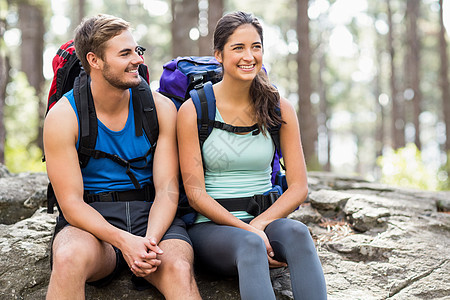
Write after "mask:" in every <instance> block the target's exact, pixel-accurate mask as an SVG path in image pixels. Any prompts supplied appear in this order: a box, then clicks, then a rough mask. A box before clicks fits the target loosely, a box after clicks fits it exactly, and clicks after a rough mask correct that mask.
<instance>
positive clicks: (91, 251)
mask: <svg viewBox="0 0 450 300" xmlns="http://www.w3.org/2000/svg"><path fill="white" fill-rule="evenodd" d="M99 247H101V244H100V242H99V241H98V240H97V239H96V238H95V237H94V236H92V235H91V234H89V233H87V232H82V231H81V230H79V229H75V228H65V229H64V230H62V231H61V232H60V233H58V235H57V236H56V238H55V241H54V243H53V250H52V269H53V271H56V272H69V273H72V274H73V273H83V272H86V269H87V268H88V266H90V265H92V262H93V261H94V260H95V258H94V257H93V256H94V255H95V253H96V252H97V251H98V248H99Z"/></svg>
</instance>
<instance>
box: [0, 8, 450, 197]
mask: <svg viewBox="0 0 450 300" xmlns="http://www.w3.org/2000/svg"><path fill="white" fill-rule="evenodd" d="M449 2H450V0H382V1H369V0H310V1H307V0H277V1H261V0H247V1H242V0H166V1H164V0H121V1H119V0H108V1H106V0H104V1H102V0H95V1H93V0H92V1H90V0H0V163H3V164H5V165H6V166H7V167H8V169H9V170H10V171H11V172H15V173H18V172H26V171H31V172H35V171H45V164H44V163H42V161H41V159H42V124H43V119H44V116H45V111H46V104H47V96H48V90H49V85H50V81H51V78H52V76H53V70H52V63H51V61H52V58H53V56H54V55H55V53H56V51H57V49H58V48H59V46H60V45H61V44H63V43H64V42H66V41H67V40H69V39H71V38H73V30H74V28H75V27H76V26H77V25H78V24H79V23H80V21H81V19H82V18H83V17H85V16H91V15H95V14H97V13H107V14H112V15H116V16H119V17H122V18H124V19H125V20H127V21H129V22H131V23H132V26H133V27H134V32H133V33H134V36H135V38H136V40H137V41H138V43H139V44H140V45H142V46H144V47H145V48H147V51H146V53H145V57H144V58H145V62H146V63H147V64H148V66H149V69H150V77H151V78H150V79H151V86H152V88H153V89H157V88H158V85H159V82H158V80H159V77H160V76H161V73H162V66H163V64H164V63H165V62H167V61H169V60H171V59H172V58H174V57H177V56H187V55H193V56H197V55H211V54H212V51H211V45H212V38H211V34H212V32H213V30H214V26H215V24H216V22H217V20H218V19H219V18H220V17H221V16H222V15H223V14H224V13H226V12H230V11H235V10H243V11H246V12H252V13H253V14H254V15H255V16H256V17H258V18H259V19H260V21H261V22H262V24H263V27H264V51H265V52H264V64H265V67H266V68H267V70H268V73H269V77H270V78H271V81H272V82H273V83H274V84H275V85H276V86H277V88H278V89H279V91H280V94H281V95H282V96H284V97H286V98H287V99H289V100H290V101H291V102H292V103H293V104H294V105H295V106H296V107H297V109H298V117H299V123H300V126H301V132H302V143H303V147H304V152H305V157H306V161H307V166H308V170H309V171H312V170H320V171H332V172H337V173H340V174H343V175H355V174H356V175H360V176H362V177H364V178H366V179H369V180H379V181H382V182H386V183H389V184H395V185H401V186H408V187H416V188H421V189H428V190H444V189H447V190H448V189H450V179H449V174H450V91H449V79H448V75H449V70H448V57H449V50H448V41H449V35H448V31H446V28H447V30H449V29H450V3H449ZM447 22H448V23H447Z"/></svg>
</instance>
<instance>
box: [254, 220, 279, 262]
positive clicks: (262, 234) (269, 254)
mask: <svg viewBox="0 0 450 300" xmlns="http://www.w3.org/2000/svg"><path fill="white" fill-rule="evenodd" d="M250 227H251V229H250V230H249V231H251V232H253V233H256V234H257V235H259V236H260V237H261V238H262V240H263V241H264V244H265V245H266V250H267V259H268V260H269V267H270V268H281V267H286V266H287V264H286V263H284V262H281V261H277V260H275V259H273V257H274V255H275V254H274V253H273V249H272V246H271V245H270V242H269V238H268V237H267V235H266V233H265V232H264V231H263V230H260V229H257V228H255V227H253V226H252V225H250Z"/></svg>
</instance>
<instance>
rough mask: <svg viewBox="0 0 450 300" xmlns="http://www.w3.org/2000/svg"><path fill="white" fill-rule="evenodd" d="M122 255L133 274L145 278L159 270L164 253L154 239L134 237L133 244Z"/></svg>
mask: <svg viewBox="0 0 450 300" xmlns="http://www.w3.org/2000/svg"><path fill="white" fill-rule="evenodd" d="M122 254H123V256H124V258H125V261H126V262H127V264H128V266H129V267H130V270H131V272H133V274H134V275H136V276H137V277H145V276H148V275H150V274H151V273H153V272H155V271H156V270H157V268H158V266H159V265H160V264H161V260H160V259H159V256H160V255H162V254H163V251H162V250H161V248H159V247H158V244H157V243H156V240H155V239H154V238H152V237H138V236H134V237H133V242H132V243H130V244H128V245H127V249H123V250H122Z"/></svg>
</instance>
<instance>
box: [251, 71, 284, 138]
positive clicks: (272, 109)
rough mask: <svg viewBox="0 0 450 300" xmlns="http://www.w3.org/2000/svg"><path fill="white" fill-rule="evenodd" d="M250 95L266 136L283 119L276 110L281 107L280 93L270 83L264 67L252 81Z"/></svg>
mask: <svg viewBox="0 0 450 300" xmlns="http://www.w3.org/2000/svg"><path fill="white" fill-rule="evenodd" d="M250 97H251V99H252V101H253V106H254V109H255V114H256V122H257V124H258V127H259V129H260V131H261V132H262V133H263V134H264V136H266V134H267V130H268V129H269V128H270V127H274V126H279V125H281V124H282V123H283V120H282V119H281V116H280V115H279V114H278V113H277V112H276V109H280V94H279V93H278V90H277V89H276V88H275V87H274V86H273V85H272V84H271V83H270V81H269V78H268V76H267V74H266V72H265V71H264V70H263V69H261V71H259V73H258V74H257V75H256V77H255V78H254V79H253V81H252V85H251V86H250Z"/></svg>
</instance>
